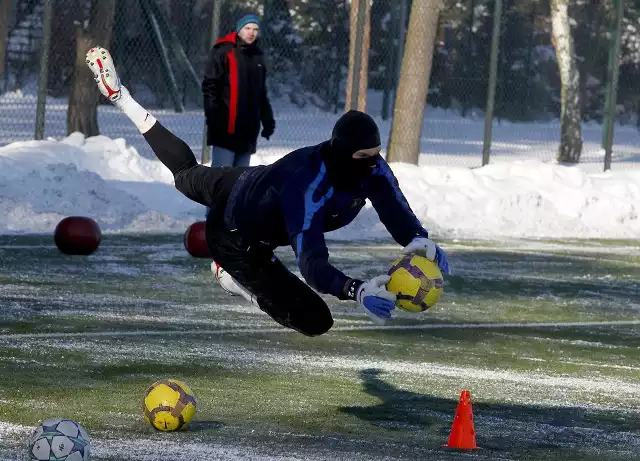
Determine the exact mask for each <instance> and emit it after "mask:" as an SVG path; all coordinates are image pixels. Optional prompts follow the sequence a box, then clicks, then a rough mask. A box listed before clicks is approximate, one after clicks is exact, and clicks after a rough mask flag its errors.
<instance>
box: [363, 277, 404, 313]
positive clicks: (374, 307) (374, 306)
mask: <svg viewBox="0 0 640 461" xmlns="http://www.w3.org/2000/svg"><path fill="white" fill-rule="evenodd" d="M390 279H391V277H390V276H389V275H379V276H378V277H375V278H373V279H371V280H369V281H368V282H360V286H358V287H357V288H356V292H355V300H356V301H357V302H358V303H359V304H360V305H361V306H362V307H364V311H365V313H366V314H367V315H368V316H369V317H371V320H373V322H374V323H376V324H378V325H384V323H385V321H386V320H387V319H388V318H391V311H393V310H394V309H395V308H396V295H395V294H393V293H391V292H390V291H387V288H386V286H385V285H386V284H387V283H388V282H389V280H390Z"/></svg>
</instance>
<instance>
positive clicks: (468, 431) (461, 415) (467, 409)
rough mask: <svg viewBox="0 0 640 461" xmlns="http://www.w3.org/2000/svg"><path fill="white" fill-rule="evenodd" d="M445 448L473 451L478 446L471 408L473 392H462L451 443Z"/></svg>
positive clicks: (452, 429)
mask: <svg viewBox="0 0 640 461" xmlns="http://www.w3.org/2000/svg"><path fill="white" fill-rule="evenodd" d="M443 447H449V448H458V449H460V450H473V449H474V448H478V447H477V445H476V431H475V429H474V428H473V409H472V408H471V392H469V391H462V393H461V394H460V401H459V402H458V408H457V409H456V416H455V418H454V419H453V426H452V427H451V434H450V435H449V441H448V442H447V444H446V445H443Z"/></svg>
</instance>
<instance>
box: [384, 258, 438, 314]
mask: <svg viewBox="0 0 640 461" xmlns="http://www.w3.org/2000/svg"><path fill="white" fill-rule="evenodd" d="M389 275H390V276H391V280H389V283H387V290H389V291H390V292H392V293H394V294H395V295H396V296H397V297H398V299H397V300H396V306H397V307H399V308H400V309H403V310H405V311H408V312H422V311H426V310H427V309H429V308H430V307H431V306H433V305H434V304H435V303H437V302H438V300H439V299H440V296H442V292H443V290H444V279H443V278H442V273H441V272H440V269H439V268H438V265H437V264H436V263H434V262H433V261H430V260H428V259H427V258H424V257H422V256H417V255H406V256H402V257H401V258H398V259H397V260H395V261H394V262H393V264H392V265H391V267H390V268H389Z"/></svg>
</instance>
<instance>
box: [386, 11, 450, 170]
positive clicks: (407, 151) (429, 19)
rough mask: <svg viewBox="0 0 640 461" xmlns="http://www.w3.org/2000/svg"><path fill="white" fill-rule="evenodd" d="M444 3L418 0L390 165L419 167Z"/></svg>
mask: <svg viewBox="0 0 640 461" xmlns="http://www.w3.org/2000/svg"><path fill="white" fill-rule="evenodd" d="M443 8H444V3H443V2H442V0H414V1H413V6H412V7H411V16H410V17H409V30H408V31H407V43H406V46H405V51H404V56H403V58H402V70H401V71H400V81H399V82H398V90H397V94H396V104H395V108H394V110H393V121H392V128H391V141H390V143H389V153H388V154H387V161H389V162H405V163H413V164H414V165H417V164H418V157H419V155H420V136H421V134H422V122H423V119H424V109H425V105H426V103H427V90H428V89H429V77H430V76H431V61H432V59H433V49H434V46H435V39H436V32H437V31H438V17H439V15H440V11H441V10H442V9H443Z"/></svg>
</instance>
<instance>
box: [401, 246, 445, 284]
mask: <svg viewBox="0 0 640 461" xmlns="http://www.w3.org/2000/svg"><path fill="white" fill-rule="evenodd" d="M412 253H413V254H417V255H420V256H424V257H425V258H427V259H429V260H431V261H435V263H436V264H437V265H438V267H439V268H440V270H441V271H442V272H445V273H446V274H447V275H451V269H449V262H448V261H447V255H446V253H445V252H444V250H443V249H442V248H440V247H439V246H438V245H436V244H435V242H434V241H433V240H431V239H428V238H426V237H415V238H414V239H413V240H412V241H411V243H410V244H409V245H407V246H406V247H404V248H403V249H402V254H404V255H408V254H412Z"/></svg>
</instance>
